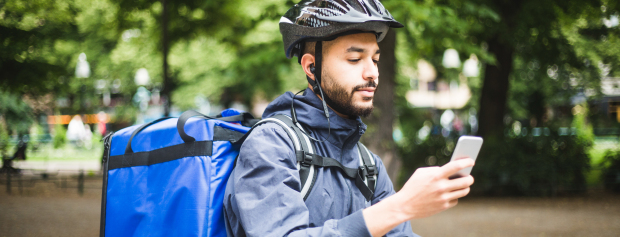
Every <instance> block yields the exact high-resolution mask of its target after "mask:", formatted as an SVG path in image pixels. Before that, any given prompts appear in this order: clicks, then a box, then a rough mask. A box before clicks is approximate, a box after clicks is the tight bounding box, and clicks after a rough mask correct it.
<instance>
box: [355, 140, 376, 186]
mask: <svg viewBox="0 0 620 237" xmlns="http://www.w3.org/2000/svg"><path fill="white" fill-rule="evenodd" d="M357 148H358V151H359V156H360V171H361V173H362V175H363V176H364V183H365V184H366V186H368V188H369V189H370V191H372V192H373V193H374V192H375V186H376V184H377V174H378V173H379V172H378V170H377V166H376V165H375V159H374V157H372V155H371V154H370V151H369V150H368V148H366V146H364V144H362V143H361V142H358V143H357Z"/></svg>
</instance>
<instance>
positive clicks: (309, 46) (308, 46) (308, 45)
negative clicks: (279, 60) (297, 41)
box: [301, 42, 316, 56]
mask: <svg viewBox="0 0 620 237" xmlns="http://www.w3.org/2000/svg"><path fill="white" fill-rule="evenodd" d="M304 44H305V45H304V51H303V52H302V54H301V55H302V56H303V55H304V54H307V53H309V54H310V55H312V56H314V46H315V45H316V42H305V43H304Z"/></svg>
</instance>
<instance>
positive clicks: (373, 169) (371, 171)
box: [364, 165, 377, 177]
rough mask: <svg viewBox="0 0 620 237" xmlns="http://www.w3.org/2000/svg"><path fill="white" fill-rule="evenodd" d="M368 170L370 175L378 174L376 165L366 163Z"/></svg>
mask: <svg viewBox="0 0 620 237" xmlns="http://www.w3.org/2000/svg"><path fill="white" fill-rule="evenodd" d="M364 166H366V170H368V177H370V176H375V175H377V167H376V166H375V165H364Z"/></svg>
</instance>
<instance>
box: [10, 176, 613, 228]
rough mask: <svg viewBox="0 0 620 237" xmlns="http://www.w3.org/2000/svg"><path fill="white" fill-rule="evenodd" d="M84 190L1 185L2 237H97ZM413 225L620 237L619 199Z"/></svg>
mask: <svg viewBox="0 0 620 237" xmlns="http://www.w3.org/2000/svg"><path fill="white" fill-rule="evenodd" d="M72 182H73V183H72ZM74 185H75V183H74V181H70V182H69V183H68V185H67V186H69V187H72V186H74ZM85 187H86V188H85V189H84V193H83V195H79V194H78V192H77V191H76V189H75V188H59V187H58V185H55V184H54V183H53V182H45V181H39V182H37V183H35V185H33V186H31V187H25V188H23V190H22V192H21V194H20V192H18V190H17V188H16V187H15V186H13V189H12V194H10V195H9V194H7V193H6V185H4V184H0V237H4V236H6V237H12V236H20V237H21V236H24V237H28V236H37V237H38V236H98V234H99V213H100V201H101V191H100V189H98V188H97V187H99V188H100V187H101V180H100V179H96V178H95V179H87V180H86V183H85ZM411 224H412V226H413V229H414V232H416V233H417V234H420V235H422V236H620V195H611V194H605V193H603V192H601V191H598V192H591V193H589V194H587V195H581V196H577V197H555V198H478V197H475V198H465V199H463V200H460V202H459V204H458V205H457V206H456V207H454V208H452V209H450V210H447V211H445V212H442V213H440V214H437V215H435V216H432V217H429V218H426V219H421V220H413V221H412V222H411Z"/></svg>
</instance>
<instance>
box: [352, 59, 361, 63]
mask: <svg viewBox="0 0 620 237" xmlns="http://www.w3.org/2000/svg"><path fill="white" fill-rule="evenodd" d="M359 61H360V60H359V59H349V62H352V63H356V62H359Z"/></svg>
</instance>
